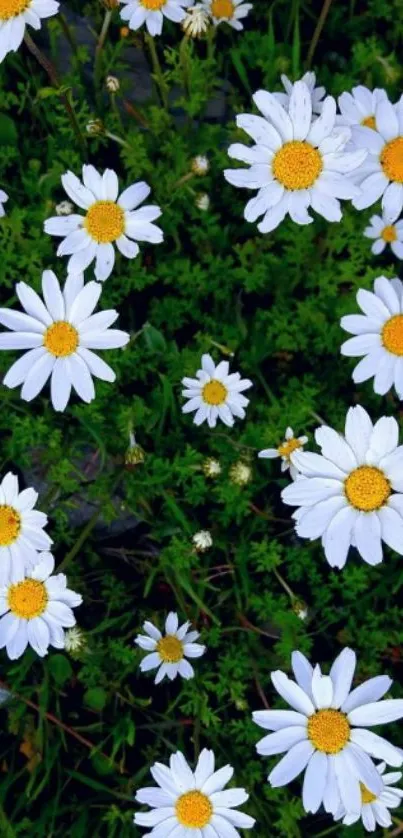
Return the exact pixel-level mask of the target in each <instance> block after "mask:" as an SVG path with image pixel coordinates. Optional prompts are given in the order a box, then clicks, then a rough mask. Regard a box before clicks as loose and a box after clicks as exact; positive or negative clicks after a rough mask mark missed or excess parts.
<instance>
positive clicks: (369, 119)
mask: <svg viewBox="0 0 403 838" xmlns="http://www.w3.org/2000/svg"><path fill="white" fill-rule="evenodd" d="M361 125H365V127H366V128H372V129H373V130H374V131H376V120H375V117H374V116H366V117H365V119H363V120H362V121H361Z"/></svg>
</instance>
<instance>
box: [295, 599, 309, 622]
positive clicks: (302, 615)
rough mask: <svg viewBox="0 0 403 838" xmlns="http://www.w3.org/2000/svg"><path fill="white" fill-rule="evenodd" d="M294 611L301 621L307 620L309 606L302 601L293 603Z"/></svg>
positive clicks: (298, 600)
mask: <svg viewBox="0 0 403 838" xmlns="http://www.w3.org/2000/svg"><path fill="white" fill-rule="evenodd" d="M292 610H293V612H294V614H296V615H297V617H299V619H300V620H306V619H307V617H308V614H309V611H308V606H307V604H306V602H304V601H303V600H302V599H296V600H295V602H294V603H293V606H292Z"/></svg>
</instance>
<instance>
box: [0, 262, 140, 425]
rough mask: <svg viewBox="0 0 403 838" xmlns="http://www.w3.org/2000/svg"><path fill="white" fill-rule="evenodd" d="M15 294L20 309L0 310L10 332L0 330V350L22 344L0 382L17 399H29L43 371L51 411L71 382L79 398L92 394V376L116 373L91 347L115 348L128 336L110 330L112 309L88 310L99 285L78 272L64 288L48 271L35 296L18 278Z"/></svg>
mask: <svg viewBox="0 0 403 838" xmlns="http://www.w3.org/2000/svg"><path fill="white" fill-rule="evenodd" d="M15 290H16V293H17V296H18V297H19V300H20V303H21V305H22V307H23V308H24V311H25V312H26V314H25V313H22V312H19V311H14V310H13V309H10V308H1V309H0V323H1V324H2V325H3V326H6V327H7V328H8V329H11V330H12V331H11V332H9V333H8V332H2V333H1V334H0V349H11V350H14V349H28V350H29V351H28V352H26V353H25V354H24V355H23V356H22V357H21V358H19V359H18V361H16V362H15V363H14V364H13V365H12V366H11V367H10V369H9V371H8V373H7V374H6V376H5V378H4V380H3V384H5V386H6V387H11V388H12V387H18V386H19V385H20V384H22V385H23V386H22V390H21V398H22V399H24V400H25V401H27V402H30V401H31V400H32V399H34V398H35V396H37V395H38V393H40V391H41V390H42V388H43V387H44V386H45V384H46V382H47V380H48V378H49V376H51V381H50V396H51V401H52V404H53V407H54V409H55V410H64V409H65V407H66V405H67V403H68V401H69V398H70V395H71V388H72V387H73V388H74V390H75V391H76V393H77V395H78V396H79V397H80V399H82V400H83V401H84V402H87V403H88V402H91V401H92V400H93V399H94V398H95V388H94V382H93V380H92V376H95V377H96V378H100V379H102V381H115V378H116V375H115V373H114V371H113V370H112V369H111V367H110V366H108V364H106V363H105V361H102V360H101V358H99V357H98V355H96V354H95V353H94V352H92V350H93V349H115V348H117V347H121V346H125V345H126V343H127V342H128V341H129V340H130V335H128V334H127V332H121V331H120V330H119V329H110V328H109V326H111V325H112V323H114V322H115V320H116V319H117V317H118V316H119V315H118V312H117V311H114V310H113V309H110V310H107V311H99V312H98V313H97V314H92V312H93V311H94V309H95V307H96V305H97V302H98V300H99V297H100V295H101V290H102V286H101V285H99V283H98V282H87V284H86V285H85V286H84V280H83V277H82V275H80V276H73V275H70V276H68V277H67V279H66V282H65V285H64V290H63V291H62V290H61V287H60V285H59V282H58V280H57V278H56V276H55V274H54V273H53V271H44V272H43V274H42V294H43V299H44V302H42V300H41V298H40V297H39V296H38V294H36V292H35V291H33V289H32V288H30V286H29V285H26V284H25V282H18V283H17V285H16V286H15Z"/></svg>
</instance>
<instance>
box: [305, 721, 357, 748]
mask: <svg viewBox="0 0 403 838" xmlns="http://www.w3.org/2000/svg"><path fill="white" fill-rule="evenodd" d="M308 738H309V739H310V741H311V742H312V745H314V746H315V748H316V750H317V751H322V752H323V753H324V754H338V753H339V751H342V750H343V748H344V747H345V746H346V745H347V742H348V741H349V739H350V725H349V723H348V720H347V716H345V715H344V713H340V711H339V710H318V712H317V713H314V715H313V716H311V717H310V718H309V719H308Z"/></svg>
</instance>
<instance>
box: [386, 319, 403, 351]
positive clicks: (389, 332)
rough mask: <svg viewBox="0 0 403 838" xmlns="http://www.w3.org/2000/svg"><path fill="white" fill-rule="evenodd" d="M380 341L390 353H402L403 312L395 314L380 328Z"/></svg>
mask: <svg viewBox="0 0 403 838" xmlns="http://www.w3.org/2000/svg"><path fill="white" fill-rule="evenodd" d="M382 343H383V345H384V347H385V349H387V350H388V352H391V353H392V355H403V314H395V316H394V317H391V318H390V320H387V321H386V323H385V325H384V327H383V329H382Z"/></svg>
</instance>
